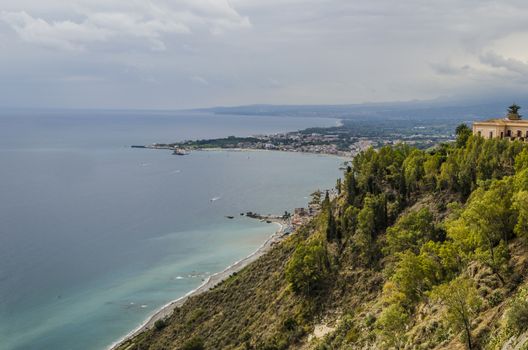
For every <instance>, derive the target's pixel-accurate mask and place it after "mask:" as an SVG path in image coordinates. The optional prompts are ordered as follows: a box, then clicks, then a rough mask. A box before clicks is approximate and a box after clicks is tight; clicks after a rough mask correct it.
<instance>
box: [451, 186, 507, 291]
mask: <svg viewBox="0 0 528 350" xmlns="http://www.w3.org/2000/svg"><path fill="white" fill-rule="evenodd" d="M512 190H513V183H512V179H511V178H505V179H503V180H500V181H497V180H495V181H492V182H491V183H490V184H489V188H486V187H479V188H478V189H477V190H475V191H474V192H473V193H472V195H471V197H470V199H469V201H468V204H467V205H466V208H465V209H464V210H463V211H462V212H461V214H460V216H459V217H458V218H457V219H455V220H452V221H449V222H448V223H447V224H446V227H447V233H448V236H449V237H451V238H452V239H453V240H454V241H455V242H456V244H457V245H458V246H460V247H461V248H462V251H464V252H465V253H467V254H468V255H469V256H470V257H471V256H473V257H475V258H477V259H478V260H480V261H481V262H482V263H484V264H486V265H487V266H489V267H490V268H491V269H492V270H493V272H494V273H495V274H496V275H497V277H498V278H499V279H500V280H501V282H503V283H504V278H503V275H502V271H504V270H505V267H506V264H507V261H506V260H507V259H508V248H507V245H506V243H507V241H508V239H509V238H510V237H511V234H512V233H513V226H514V225H513V224H514V220H515V215H514V214H515V213H514V211H513V210H512V203H511V198H512V197H513V193H512Z"/></svg>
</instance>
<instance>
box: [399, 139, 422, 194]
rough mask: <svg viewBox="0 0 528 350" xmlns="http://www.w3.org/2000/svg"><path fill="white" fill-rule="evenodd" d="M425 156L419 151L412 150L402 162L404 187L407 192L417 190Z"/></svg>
mask: <svg viewBox="0 0 528 350" xmlns="http://www.w3.org/2000/svg"><path fill="white" fill-rule="evenodd" d="M424 162H425V155H424V153H423V152H422V151H420V150H417V149H415V150H413V151H412V152H411V154H409V156H408V157H407V158H405V161H404V162H403V173H404V177H405V186H406V188H407V190H408V191H409V192H414V191H416V190H418V189H419V187H420V184H421V180H422V178H423V176H424V174H425V172H424V167H423V165H424Z"/></svg>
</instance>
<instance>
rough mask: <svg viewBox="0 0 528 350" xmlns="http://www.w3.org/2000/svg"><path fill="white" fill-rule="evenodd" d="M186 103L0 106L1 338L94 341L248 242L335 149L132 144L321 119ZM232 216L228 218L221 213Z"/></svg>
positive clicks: (130, 325)
mask: <svg viewBox="0 0 528 350" xmlns="http://www.w3.org/2000/svg"><path fill="white" fill-rule="evenodd" d="M337 122H338V121H337V120H335V119H326V118H312V117H310V118H304V117H266V116H241V115H217V114H212V113H210V112H204V111H202V112H196V111H176V112H174V111H104V110H15V109H13V110H2V111H0V349H3V350H19V349H20V350H22V349H24V350H30V349H35V350H45V349H53V350H62V349H64V350H72V349H75V350H84V349H106V348H108V347H109V346H110V345H111V344H112V343H114V342H115V341H117V340H119V339H120V338H121V337H123V336H125V335H126V334H127V333H129V332H130V331H131V330H133V329H135V328H136V327H138V326H139V325H140V324H142V323H143V322H144V321H145V319H147V318H148V317H149V316H150V315H151V314H153V313H154V312H155V311H156V310H158V309H159V308H160V307H162V306H163V305H165V304H166V303H168V302H169V301H171V300H174V299H176V298H178V297H181V296H183V295H185V294H186V293H188V292H189V291H191V290H193V289H195V288H197V287H198V286H199V285H200V284H202V283H203V282H204V281H205V280H206V279H207V277H208V276H210V275H211V274H213V273H215V272H219V271H222V270H223V269H225V268H226V267H227V266H229V265H230V264H232V263H233V262H235V261H238V260H240V259H242V258H244V257H246V256H247V255H249V254H250V253H252V252H253V251H255V250H256V249H257V248H258V247H259V246H260V245H261V244H262V243H263V242H264V241H265V240H266V239H267V238H268V237H269V236H270V235H271V234H272V233H273V232H275V231H276V230H277V225H275V224H268V223H263V222H259V221H257V220H252V219H249V218H247V217H245V216H241V215H240V213H243V212H247V211H253V212H258V213H262V214H282V213H283V212H284V211H292V210H293V209H294V208H295V207H300V206H305V205H306V204H307V202H308V198H309V196H310V194H311V193H312V192H313V191H314V190H317V189H326V188H331V187H333V186H334V184H335V182H336V179H337V178H338V177H340V175H341V174H340V170H339V167H340V165H341V164H342V162H343V159H341V158H338V157H331V156H322V155H308V154H300V153H285V152H274V151H253V152H251V151H249V152H241V151H238V152H237V151H201V152H199V151H197V152H192V153H191V154H189V155H187V156H174V155H172V154H171V153H170V152H169V151H166V150H151V149H133V148H131V147H130V145H133V144H139V145H143V144H150V143H154V142H173V141H181V140H188V139H203V138H213V137H225V136H230V135H237V136H249V135H254V134H269V133H276V132H285V131H294V130H299V129H303V128H306V127H314V126H333V125H336V123H337ZM226 216H234V219H229V218H226Z"/></svg>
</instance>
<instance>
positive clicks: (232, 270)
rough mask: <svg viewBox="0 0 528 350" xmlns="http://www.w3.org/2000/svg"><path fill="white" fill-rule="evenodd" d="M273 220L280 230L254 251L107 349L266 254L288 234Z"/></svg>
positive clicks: (172, 303)
mask: <svg viewBox="0 0 528 350" xmlns="http://www.w3.org/2000/svg"><path fill="white" fill-rule="evenodd" d="M272 222H273V223H274V224H277V225H279V228H278V230H276V231H275V232H274V233H273V234H272V235H271V236H270V237H268V239H266V241H264V243H262V245H261V246H260V247H258V248H257V250H255V251H254V252H253V253H251V254H249V255H248V256H246V257H245V258H243V259H241V260H238V261H236V262H234V263H233V264H231V265H229V266H228V267H226V268H225V269H224V270H222V271H220V272H216V273H214V274H212V275H210V276H209V277H207V279H206V280H205V281H204V282H203V283H202V284H201V285H200V286H198V287H197V288H195V289H193V290H191V291H189V292H188V293H187V294H185V295H183V296H181V297H179V298H177V299H174V300H172V301H170V302H168V303H167V304H165V305H163V306H162V307H161V308H159V309H158V310H157V311H156V312H154V314H152V315H150V316H148V317H147V319H146V320H145V321H144V322H143V323H142V324H141V325H139V326H138V327H137V328H135V329H134V330H132V331H131V332H129V333H128V334H126V335H125V336H123V337H122V338H121V339H119V340H117V341H116V342H114V343H112V344H111V345H110V346H108V347H107V349H108V350H116V349H117V348H118V347H119V346H121V345H122V344H123V343H125V342H127V341H128V340H130V339H132V338H134V337H135V336H137V335H139V334H141V333H143V332H145V331H147V330H149V329H152V328H153V327H154V324H155V323H156V321H158V320H162V319H165V318H167V317H169V316H170V315H172V313H173V312H174V310H175V309H176V308H178V307H180V306H182V305H183V304H184V303H185V302H186V301H187V299H189V298H190V297H193V296H196V295H199V294H202V293H204V292H206V291H208V290H210V289H212V288H214V287H215V286H217V285H218V284H220V283H221V282H223V281H224V280H226V279H227V278H229V277H230V276H231V275H232V274H233V273H235V272H239V271H240V270H242V269H243V268H244V267H246V266H248V265H249V264H251V263H252V262H254V261H255V260H257V259H258V258H260V257H261V256H262V255H264V254H266V253H267V252H268V251H269V250H270V249H271V247H272V246H273V245H274V244H276V243H278V242H280V241H281V240H282V239H283V238H284V237H285V235H286V234H285V230H284V229H285V227H286V225H285V224H284V223H283V222H280V221H277V220H273V221H272Z"/></svg>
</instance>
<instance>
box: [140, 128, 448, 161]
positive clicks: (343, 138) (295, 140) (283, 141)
mask: <svg viewBox="0 0 528 350" xmlns="http://www.w3.org/2000/svg"><path fill="white" fill-rule="evenodd" d="M365 129H369V130H371V131H370V132H369V133H366V134H363V135H361V133H362V132H363V131H364V130H365ZM452 139H453V134H452V133H448V132H445V131H444V130H443V129H435V128H432V127H430V128H428V127H425V126H422V125H417V124H416V125H415V124H413V125H411V126H406V127H404V128H402V129H398V128H395V127H393V125H392V124H390V123H389V122H386V123H383V122H380V123H378V125H377V126H374V127H372V128H371V127H370V123H367V122H365V123H363V122H360V121H354V122H353V123H352V122H351V121H347V120H345V121H343V123H342V124H340V125H339V126H336V127H326V128H310V129H305V130H299V131H294V132H286V133H275V134H268V135H254V136H248V137H239V136H228V137H224V138H215V139H203V140H185V141H181V142H173V143H153V144H149V145H136V146H132V147H135V148H150V149H168V150H171V151H173V154H175V155H186V154H188V153H189V152H191V151H197V150H213V149H231V150H270V151H284V152H303V153H311V154H327V155H335V156H341V157H346V158H352V157H354V156H355V155H356V154H358V153H360V152H361V151H364V150H366V149H368V148H370V147H374V148H379V147H382V146H384V145H394V144H399V143H406V144H409V145H413V146H415V147H418V148H422V149H425V148H428V147H432V146H434V145H435V144H438V143H440V142H447V141H450V140H452Z"/></svg>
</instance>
